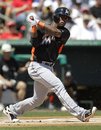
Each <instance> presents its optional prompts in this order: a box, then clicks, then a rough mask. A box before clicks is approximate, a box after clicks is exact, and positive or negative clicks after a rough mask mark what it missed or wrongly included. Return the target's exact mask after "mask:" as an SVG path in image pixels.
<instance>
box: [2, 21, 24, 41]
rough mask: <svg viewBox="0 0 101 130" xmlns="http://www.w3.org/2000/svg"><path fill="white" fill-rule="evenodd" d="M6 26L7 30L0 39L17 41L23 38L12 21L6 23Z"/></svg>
mask: <svg viewBox="0 0 101 130" xmlns="http://www.w3.org/2000/svg"><path fill="white" fill-rule="evenodd" d="M6 26H7V30H6V31H5V32H4V33H3V34H2V36H1V39H12V40H17V39H21V38H23V35H22V33H21V32H19V31H18V30H17V29H16V23H15V22H14V21H10V22H8V23H7V25H6Z"/></svg>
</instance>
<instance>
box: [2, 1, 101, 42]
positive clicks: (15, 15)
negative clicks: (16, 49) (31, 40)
mask: <svg viewBox="0 0 101 130" xmlns="http://www.w3.org/2000/svg"><path fill="white" fill-rule="evenodd" d="M61 6H65V7H67V8H69V9H70V11H71V20H70V21H69V22H68V23H67V24H66V27H67V28H68V29H69V30H70V32H71V36H70V39H77V40H101V0H0V39H22V38H25V37H29V35H28V34H29V26H28V24H27V22H26V16H27V14H28V13H30V12H33V13H35V14H36V16H37V17H38V18H39V19H40V20H42V21H44V22H45V23H49V24H50V23H51V22H52V14H53V12H54V10H55V9H56V8H57V7H61Z"/></svg>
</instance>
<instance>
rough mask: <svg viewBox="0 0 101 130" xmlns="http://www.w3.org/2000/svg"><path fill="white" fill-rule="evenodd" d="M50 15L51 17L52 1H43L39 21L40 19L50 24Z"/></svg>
mask: <svg viewBox="0 0 101 130" xmlns="http://www.w3.org/2000/svg"><path fill="white" fill-rule="evenodd" d="M52 15H53V10H52V1H51V0H45V1H44V3H43V7H42V12H41V15H40V19H42V20H43V21H45V22H46V23H51V22H52Z"/></svg>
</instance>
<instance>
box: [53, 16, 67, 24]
mask: <svg viewBox="0 0 101 130" xmlns="http://www.w3.org/2000/svg"><path fill="white" fill-rule="evenodd" d="M68 20H69V17H68V16H66V15H59V16H55V22H56V23H57V24H58V26H64V25H65V24H66V22H67V21H68Z"/></svg>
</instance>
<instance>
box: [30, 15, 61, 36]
mask: <svg viewBox="0 0 101 130" xmlns="http://www.w3.org/2000/svg"><path fill="white" fill-rule="evenodd" d="M27 21H28V23H29V24H30V25H31V26H32V28H33V29H32V32H31V36H32V37H33V38H34V37H37V31H36V30H37V27H38V28H40V29H42V30H45V31H46V32H47V33H48V34H49V35H54V36H56V37H60V36H61V31H60V30H59V29H57V28H56V27H54V28H53V27H52V26H50V25H48V24H45V23H44V22H42V21H40V20H39V19H38V18H36V17H35V14H34V13H30V14H29V15H28V16H27ZM35 26H36V28H35ZM35 32H36V33H35Z"/></svg>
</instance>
